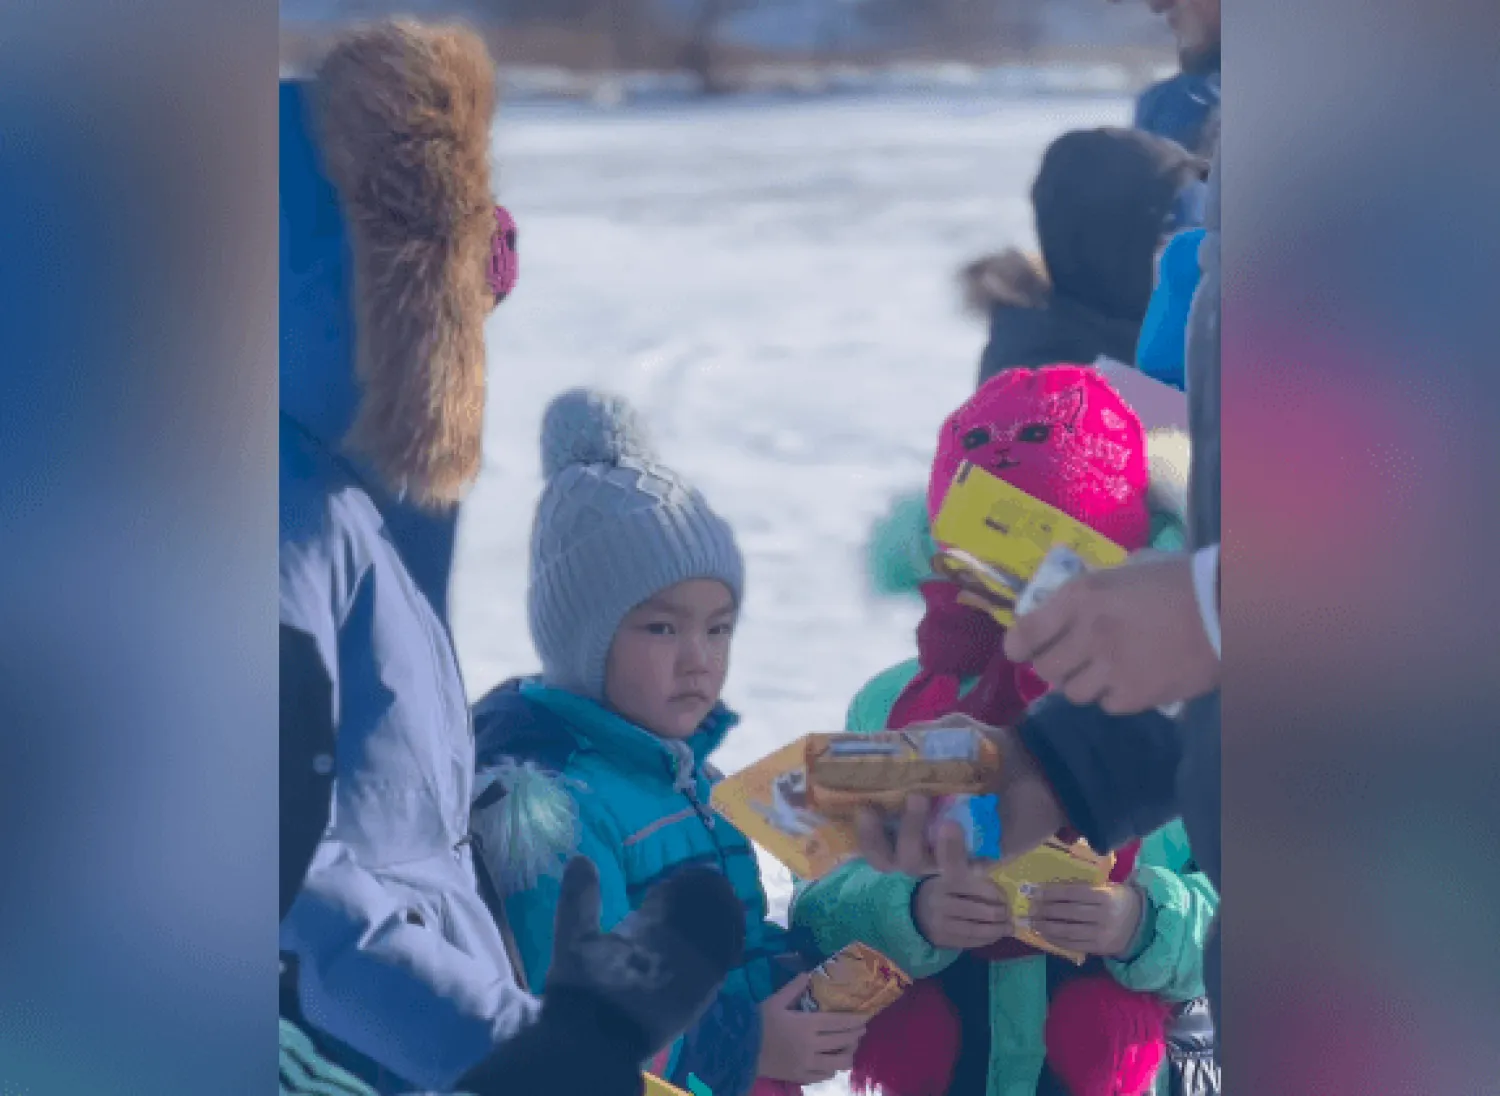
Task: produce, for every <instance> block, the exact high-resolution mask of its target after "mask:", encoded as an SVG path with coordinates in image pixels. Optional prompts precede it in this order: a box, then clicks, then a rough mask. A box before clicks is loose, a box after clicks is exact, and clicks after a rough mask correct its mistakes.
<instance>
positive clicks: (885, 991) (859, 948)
mask: <svg viewBox="0 0 1500 1096" xmlns="http://www.w3.org/2000/svg"><path fill="white" fill-rule="evenodd" d="M910 987H911V979H910V978H908V977H907V976H906V973H905V972H904V971H903V970H902V969H901V968H900V967H898V966H896V964H895V963H893V962H891V961H890V960H889V959H887V958H886V957H885V956H884V955H881V954H880V952H878V951H876V950H875V949H874V948H872V947H870V946H869V945H868V944H861V943H857V942H856V943H853V944H850V945H849V946H848V947H846V948H844V949H843V950H842V951H840V952H839V953H838V954H836V955H833V956H831V957H830V958H829V959H827V960H826V961H825V962H824V963H823V964H822V965H820V966H818V967H817V968H816V969H814V970H813V972H812V979H811V981H809V982H808V985H807V990H806V992H805V993H803V995H802V997H801V998H800V999H799V1000H798V1002H797V1007H798V1008H799V1009H800V1010H801V1011H803V1012H853V1013H858V1014H859V1015H861V1016H865V1017H870V1016H874V1015H875V1014H876V1013H878V1012H881V1011H883V1010H884V1009H887V1008H889V1007H890V1006H891V1005H893V1004H895V1003H896V999H897V998H898V997H900V996H901V995H902V994H903V993H905V992H906V991H907V989H909V988H910Z"/></svg>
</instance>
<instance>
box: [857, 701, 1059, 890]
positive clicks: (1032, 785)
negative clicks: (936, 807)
mask: <svg viewBox="0 0 1500 1096" xmlns="http://www.w3.org/2000/svg"><path fill="white" fill-rule="evenodd" d="M936 727H965V728H969V729H973V730H977V731H979V732H981V733H982V734H984V735H986V736H987V737H988V738H989V739H990V740H991V741H993V742H994V743H995V745H996V746H998V747H999V749H1000V775H999V777H998V778H997V779H996V781H995V784H994V786H993V787H991V788H989V789H988V790H989V791H991V792H993V793H995V795H996V797H997V798H998V799H999V802H1000V829H1001V833H1000V841H1001V850H1000V851H1001V859H1002V860H1010V859H1013V858H1014V857H1017V856H1020V855H1021V854H1022V853H1025V852H1030V851H1031V850H1032V849H1034V848H1036V847H1037V846H1038V845H1040V844H1041V843H1042V842H1043V841H1045V840H1046V839H1047V838H1049V837H1051V836H1052V835H1053V834H1055V833H1056V832H1057V831H1058V830H1060V829H1062V828H1063V827H1064V826H1066V825H1067V824H1068V819H1067V816H1066V815H1064V814H1063V812H1062V808H1061V807H1060V806H1059V805H1058V802H1057V797H1056V796H1055V795H1054V794H1053V792H1052V786H1051V785H1050V784H1048V783H1047V780H1046V778H1045V777H1044V776H1042V773H1041V770H1040V769H1039V768H1038V767H1037V764H1036V760H1035V759H1034V758H1033V757H1032V756H1031V754H1029V753H1028V752H1027V751H1026V747H1025V746H1023V745H1022V744H1021V740H1020V736H1018V735H1017V734H1016V732H1015V731H1014V730H1012V729H1011V728H1009V727H990V726H987V725H986V724H983V723H979V722H977V721H976V720H973V719H971V718H969V717H968V716H966V715H950V716H945V717H944V718H942V719H939V720H936V721H934V722H932V723H922V724H916V725H913V726H912V727H910V728H908V729H910V730H914V731H917V730H928V729H931V728H936ZM931 814H932V803H931V801H930V800H929V799H927V798H926V797H925V796H920V795H914V796H911V797H910V798H908V799H907V801H906V807H905V809H904V810H903V811H902V812H901V817H900V819H899V821H898V822H897V825H896V832H895V836H894V840H893V839H892V835H891V834H890V832H889V831H888V830H887V827H886V819H885V816H883V815H882V814H880V813H879V812H878V811H874V810H866V811H862V812H860V815H859V820H858V834H859V855H860V856H861V857H863V858H864V860H865V862H866V863H868V864H869V865H870V866H871V867H873V868H875V869H877V870H878V871H886V872H902V873H904V874H906V875H914V876H924V875H934V874H937V873H938V872H939V871H941V865H940V863H939V860H938V853H937V848H936V847H934V844H933V842H932V841H929V840H928V829H929V828H930V826H929V823H930V820H931ZM954 840H956V841H958V842H959V843H960V844H962V842H963V833H962V831H961V830H960V829H959V828H958V826H957V825H956V824H954V823H951V822H950V823H947V824H946V825H944V826H943V827H942V831H941V832H940V833H939V834H938V835H937V844H938V845H941V844H943V843H944V842H945V841H954Z"/></svg>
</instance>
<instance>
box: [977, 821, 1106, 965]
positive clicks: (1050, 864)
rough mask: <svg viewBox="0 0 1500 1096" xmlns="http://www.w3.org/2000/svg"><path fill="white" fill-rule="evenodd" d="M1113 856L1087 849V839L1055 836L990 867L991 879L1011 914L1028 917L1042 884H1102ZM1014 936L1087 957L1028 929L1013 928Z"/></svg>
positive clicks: (1044, 948) (1057, 952)
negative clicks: (1068, 841) (1065, 840)
mask: <svg viewBox="0 0 1500 1096" xmlns="http://www.w3.org/2000/svg"><path fill="white" fill-rule="evenodd" d="M1114 866H1115V858H1114V856H1113V855H1112V854H1111V855H1107V856H1100V855H1099V854H1098V853H1096V852H1094V850H1093V849H1091V848H1089V846H1088V842H1086V841H1082V840H1080V841H1078V842H1076V843H1074V844H1072V845H1068V844H1065V843H1063V842H1062V841H1059V840H1057V839H1056V838H1051V839H1048V840H1047V841H1044V842H1043V843H1042V844H1040V845H1038V846H1037V847H1036V848H1034V849H1032V850H1031V851H1030V852H1029V853H1027V854H1026V855H1024V856H1019V857H1017V858H1016V859H1014V860H1012V861H1010V862H1008V863H1006V864H997V865H995V866H994V867H992V868H991V870H990V878H991V879H993V880H994V881H995V883H996V885H997V886H999V887H1000V889H1001V890H1002V891H1004V892H1005V897H1006V899H1007V900H1008V901H1009V903H1010V910H1011V916H1012V917H1014V918H1016V919H1017V920H1019V919H1020V918H1024V917H1029V916H1031V899H1032V896H1033V895H1035V894H1036V893H1037V890H1038V888H1039V887H1041V886H1042V885H1043V884H1045V883H1087V884H1089V885H1091V886H1103V885H1104V884H1106V883H1107V882H1109V873H1110V872H1111V871H1112V870H1113V869H1114ZM1016 938H1017V939H1018V940H1021V941H1023V942H1024V943H1027V944H1030V945H1031V946H1032V947H1034V948H1039V949H1041V950H1042V951H1046V952H1050V953H1051V954H1053V955H1058V956H1061V957H1062V958H1064V959H1069V960H1072V961H1073V962H1074V963H1082V962H1083V961H1084V959H1085V958H1087V956H1085V955H1083V954H1082V953H1080V952H1075V951H1069V950H1067V949H1066V948H1060V947H1058V946H1056V945H1055V944H1051V943H1048V942H1047V941H1046V940H1044V939H1043V938H1042V937H1040V936H1038V935H1037V934H1036V933H1035V932H1033V931H1031V930H1030V929H1022V928H1021V927H1020V926H1019V925H1018V926H1017V928H1016Z"/></svg>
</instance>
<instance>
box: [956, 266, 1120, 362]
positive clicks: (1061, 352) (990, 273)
mask: <svg viewBox="0 0 1500 1096" xmlns="http://www.w3.org/2000/svg"><path fill="white" fill-rule="evenodd" d="M963 278H964V292H965V297H966V299H967V302H968V304H969V306H970V307H971V308H972V309H973V310H975V311H981V312H984V313H987V314H988V316H989V321H990V338H989V342H988V343H986V344H985V348H984V354H983V356H982V357H981V358H980V359H979V379H978V384H983V383H984V382H985V381H987V380H989V379H990V378H991V377H993V376H994V375H995V374H997V373H1001V372H1004V371H1005V370H1007V369H1018V368H1029V369H1039V368H1041V367H1042V366H1045V365H1057V364H1068V365H1092V364H1093V363H1094V362H1096V361H1098V360H1099V358H1100V357H1109V358H1114V359H1115V360H1117V361H1131V360H1133V359H1134V356H1135V346H1136V342H1137V340H1138V339H1139V337H1140V330H1141V321H1140V320H1139V319H1131V318H1126V319H1118V318H1111V317H1109V316H1105V315H1104V314H1102V313H1100V312H1098V311H1097V310H1095V309H1093V308H1091V307H1089V306H1088V305H1087V304H1084V303H1083V302H1081V301H1078V300H1075V299H1073V298H1071V297H1065V296H1062V295H1061V294H1058V293H1055V292H1053V289H1052V286H1051V284H1050V283H1049V282H1048V280H1047V276H1046V274H1045V273H1044V272H1043V271H1042V270H1041V269H1040V268H1039V265H1038V263H1037V261H1035V260H1033V259H1031V258H1029V257H1028V256H1026V255H1023V254H1021V253H1020V252H1019V251H1007V252H1003V253H1001V254H999V255H994V256H991V257H989V258H987V259H981V260H979V261H978V262H975V263H972V264H970V266H969V267H968V268H967V269H965V271H964V273H963ZM1142 315H1143V316H1144V313H1143V314H1142ZM1121 354H1124V355H1125V356H1124V357H1123V358H1122V357H1121V356H1120V355H1121ZM976 387H977V386H976Z"/></svg>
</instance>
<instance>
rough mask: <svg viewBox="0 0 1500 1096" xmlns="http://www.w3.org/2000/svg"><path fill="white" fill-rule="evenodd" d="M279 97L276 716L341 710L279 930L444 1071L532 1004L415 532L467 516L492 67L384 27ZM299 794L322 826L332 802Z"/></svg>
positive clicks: (460, 699) (317, 985)
mask: <svg viewBox="0 0 1500 1096" xmlns="http://www.w3.org/2000/svg"><path fill="white" fill-rule="evenodd" d="M413 33H421V34H425V35H427V36H428V40H427V41H426V43H425V46H426V47H427V48H425V49H422V50H412V49H410V48H406V47H409V46H410V45H411V43H410V41H408V36H410V35H411V34H413ZM414 58H415V60H414ZM414 66H415V67H414ZM417 70H420V71H417ZM424 96H425V97H424ZM431 96H437V97H438V98H439V100H440V102H437V103H434V102H431V101H428V97H431ZM439 107H440V108H441V109H439ZM280 112H281V113H280V123H281V157H280V173H281V175H280V181H281V188H280V189H281V242H280V246H281V355H280V358H281V368H280V378H281V412H282V416H281V446H280V489H281V505H280V542H279V543H280V586H281V591H280V622H281V629H282V638H283V648H282V650H283V666H282V673H283V681H284V682H286V683H294V685H295V687H294V688H292V689H289V690H288V692H287V693H286V694H285V695H284V697H283V712H282V718H283V720H284V723H285V724H288V725H294V726H300V727H301V728H303V730H304V731H305V732H306V734H307V735H308V736H309V737H310V740H316V738H317V737H318V736H320V735H321V736H323V737H324V739H325V741H326V737H327V733H328V731H329V730H333V731H335V732H336V740H335V746H334V758H333V776H334V778H335V782H334V801H333V809H332V815H331V825H330V826H329V827H328V829H327V831H326V834H325V835H324V836H323V839H322V841H321V843H320V844H319V845H318V847H317V850H316V855H315V857H314V859H313V863H312V866H311V868H310V870H309V871H308V872H307V875H306V880H305V883H304V885H303V887H302V889H301V891H300V893H299V894H298V895H297V898H296V900H295V902H294V903H293V905H292V907H291V909H290V910H289V912H288V913H287V915H286V917H285V919H284V920H283V922H282V930H281V947H282V951H283V952H284V953H287V954H289V955H290V956H292V957H294V960H295V969H296V999H295V1004H296V1005H297V1006H298V1008H299V1009H300V1012H301V1017H300V1019H301V1020H303V1021H305V1023H306V1025H308V1026H310V1027H311V1028H312V1029H314V1030H315V1033H316V1035H317V1038H319V1040H320V1041H323V1042H324V1045H325V1047H326V1049H328V1050H329V1052H330V1053H331V1054H332V1055H333V1056H334V1057H336V1058H338V1059H339V1060H341V1061H343V1062H345V1063H346V1064H348V1065H349V1066H350V1067H351V1068H352V1069H354V1070H355V1071H356V1072H358V1073H360V1074H362V1075H364V1078H365V1079H366V1080H368V1081H371V1082H372V1083H374V1084H376V1086H377V1087H378V1088H380V1089H382V1090H385V1091H394V1090H401V1089H411V1088H420V1089H427V1088H430V1089H445V1088H448V1087H450V1086H451V1085H452V1084H453V1082H454V1081H455V1080H456V1079H457V1078H458V1077H459V1076H460V1075H462V1074H463V1073H464V1072H465V1071H466V1070H467V1069H468V1068H469V1067H471V1066H473V1065H474V1064H475V1063H476V1062H478V1061H480V1060H481V1059H483V1058H485V1057H486V1056H487V1055H488V1054H489V1053H490V1051H491V1049H492V1048H493V1047H494V1046H495V1045H496V1044H497V1042H499V1041H501V1040H503V1039H504V1038H506V1037H507V1036H508V1035H510V1034H512V1033H514V1032H516V1031H517V1030H519V1029H520V1028H521V1027H522V1026H525V1025H527V1024H528V1023H529V1021H530V1020H531V1019H532V1018H533V1017H534V1015H535V1012H536V1009H537V1004H536V1002H535V1001H534V999H533V998H531V997H530V996H529V995H528V994H526V993H524V992H523V991H522V990H521V989H520V988H519V987H518V986H517V985H516V982H515V978H514V976H513V973H512V970H511V968H510V964H509V961H508V959H507V955H506V952H505V949H504V947H503V945H502V943H501V938H500V935H499V933H498V932H497V931H496V928H495V925H494V922H493V921H492V920H491V918H490V916H489V912H488V911H487V910H486V908H485V906H484V903H483V902H482V901H481V899H480V897H479V894H478V892H477V889H476V883H475V877H474V872H473V865H472V862H471V858H470V853H469V847H468V821H469V803H470V791H471V785H472V780H473V762H474V745H473V735H472V732H471V730H470V723H469V715H468V705H467V701H466V697H465V694H464V687H463V682H462V680H461V679H460V676H459V670H458V661H457V658H456V656H455V652H454V649H453V644H452V641H451V639H450V637H449V634H448V631H447V628H446V626H445V625H444V623H443V620H442V619H441V616H440V613H439V612H438V610H437V608H436V606H435V605H434V601H433V598H434V597H435V596H440V595H438V594H437V592H436V591H437V589H438V587H437V586H435V585H433V586H429V589H428V590H427V591H424V589H423V587H422V585H421V584H419V582H418V581H417V579H416V578H415V577H414V575H413V571H412V568H411V567H410V566H409V565H408V562H407V560H406V558H405V554H406V553H407V552H413V553H415V552H416V550H417V549H416V547H415V546H416V545H417V544H418V543H419V542H420V543H427V542H428V541H427V537H428V534H429V533H432V532H433V531H434V530H436V532H437V534H438V535H437V537H436V538H435V540H434V541H433V542H434V543H436V544H437V545H438V551H439V554H440V553H441V551H442V547H441V546H442V544H443V543H444V542H443V539H442V538H443V534H444V530H446V529H447V528H448V525H447V523H448V521H449V520H450V518H449V517H439V518H437V519H435V520H434V519H432V518H430V517H429V516H428V514H429V513H432V512H438V513H440V514H441V513H442V510H441V507H442V506H443V505H444V503H445V502H446V501H451V500H452V499H454V498H456V497H457V491H458V490H459V489H461V486H462V483H463V482H464V481H465V480H466V479H471V478H472V475H473V472H474V471H477V467H478V457H477V454H478V444H479V429H478V411H477V410H476V408H482V403H483V398H482V397H483V387H482V386H483V370H484V358H483V332H482V327H483V321H484V319H485V317H486V315H487V314H488V311H489V306H490V303H491V301H492V298H490V297H489V295H488V290H487V288H486V286H485V282H484V272H485V258H486V256H487V255H488V252H489V245H490V235H491V231H492V226H493V212H492V210H493V205H492V201H493V199H492V198H491V196H490V183H489V174H488V157H489V128H490V119H491V116H492V112H493V69H492V67H491V66H490V64H489V60H488V57H486V56H485V55H484V53H483V49H482V47H480V46H479V44H478V41H477V39H473V38H472V36H468V35H464V34H460V33H457V32H452V31H425V32H413V31H410V30H407V31H403V32H399V33H397V32H377V33H375V34H372V35H369V36H366V37H365V38H363V39H361V40H360V44H359V45H358V46H356V47H355V48H351V49H348V50H345V51H343V52H342V53H338V54H336V55H335V56H334V59H333V60H332V61H330V62H329V63H328V64H325V66H324V68H323V70H322V71H321V72H320V74H319V76H318V78H317V82H316V83H299V82H287V83H283V84H282V85H281V89H280ZM315 114H316V121H315V120H314V115H315ZM434 117H436V118H441V119H442V123H441V124H439V125H433V124H432V118H434ZM418 125H420V126H422V127H424V128H423V129H422V130H421V140H420V141H417V140H414V139H413V134H414V132H415V130H414V128H413V127H415V126H418ZM315 131H316V134H317V136H316V139H315V137H314V133H315ZM413 150H415V151H416V152H417V153H418V155H416V156H413V155H412V152H413ZM397 153H404V155H397ZM341 196H343V197H344V198H345V199H346V200H347V204H341V201H340V197H341ZM415 196H419V197H415ZM403 202H405V203H406V204H403ZM397 207H399V208H397ZM423 214H425V215H426V216H427V217H429V218H432V219H436V220H438V221H441V222H443V225H444V227H443V230H442V231H441V232H437V233H430V232H427V231H426V222H424V221H423V220H422V217H421V215H423ZM351 226H358V227H357V228H353V227H351ZM470 264H472V272H471V271H470V270H469V265H470ZM356 330H358V337H357V338H356ZM439 336H441V337H439ZM356 378H357V379H356ZM455 439H457V440H456V441H455ZM398 496H400V497H401V498H403V500H404V501H403V502H402V503H400V504H399V505H398V503H397V498H398ZM418 506H420V507H421V508H422V509H420V510H419V509H417V507H418ZM436 570H441V568H437V569H436ZM283 733H287V727H286V726H284V728H283ZM324 748H326V747H324ZM309 749H311V750H314V751H315V750H317V749H318V747H309ZM306 810H307V812H312V811H314V810H315V807H314V806H312V805H308V806H307V808H306ZM288 814H289V815H291V816H293V819H294V824H292V825H286V824H285V823H284V825H283V834H288V833H294V834H296V835H298V836H297V840H299V841H301V842H303V843H304V845H305V842H306V841H307V838H308V835H309V833H310V832H316V831H315V830H313V824H314V821H315V820H313V821H308V818H310V817H311V815H310V814H306V815H303V816H302V817H301V818H300V820H298V818H299V814H301V812H299V811H298V809H297V808H296V807H294V806H292V805H290V804H288ZM304 823H305V824H304ZM288 854H291V855H294V856H295V855H297V852H296V850H293V849H287V850H284V852H283V855H284V856H287V855H288ZM302 855H305V852H304V853H303V854H302Z"/></svg>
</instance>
